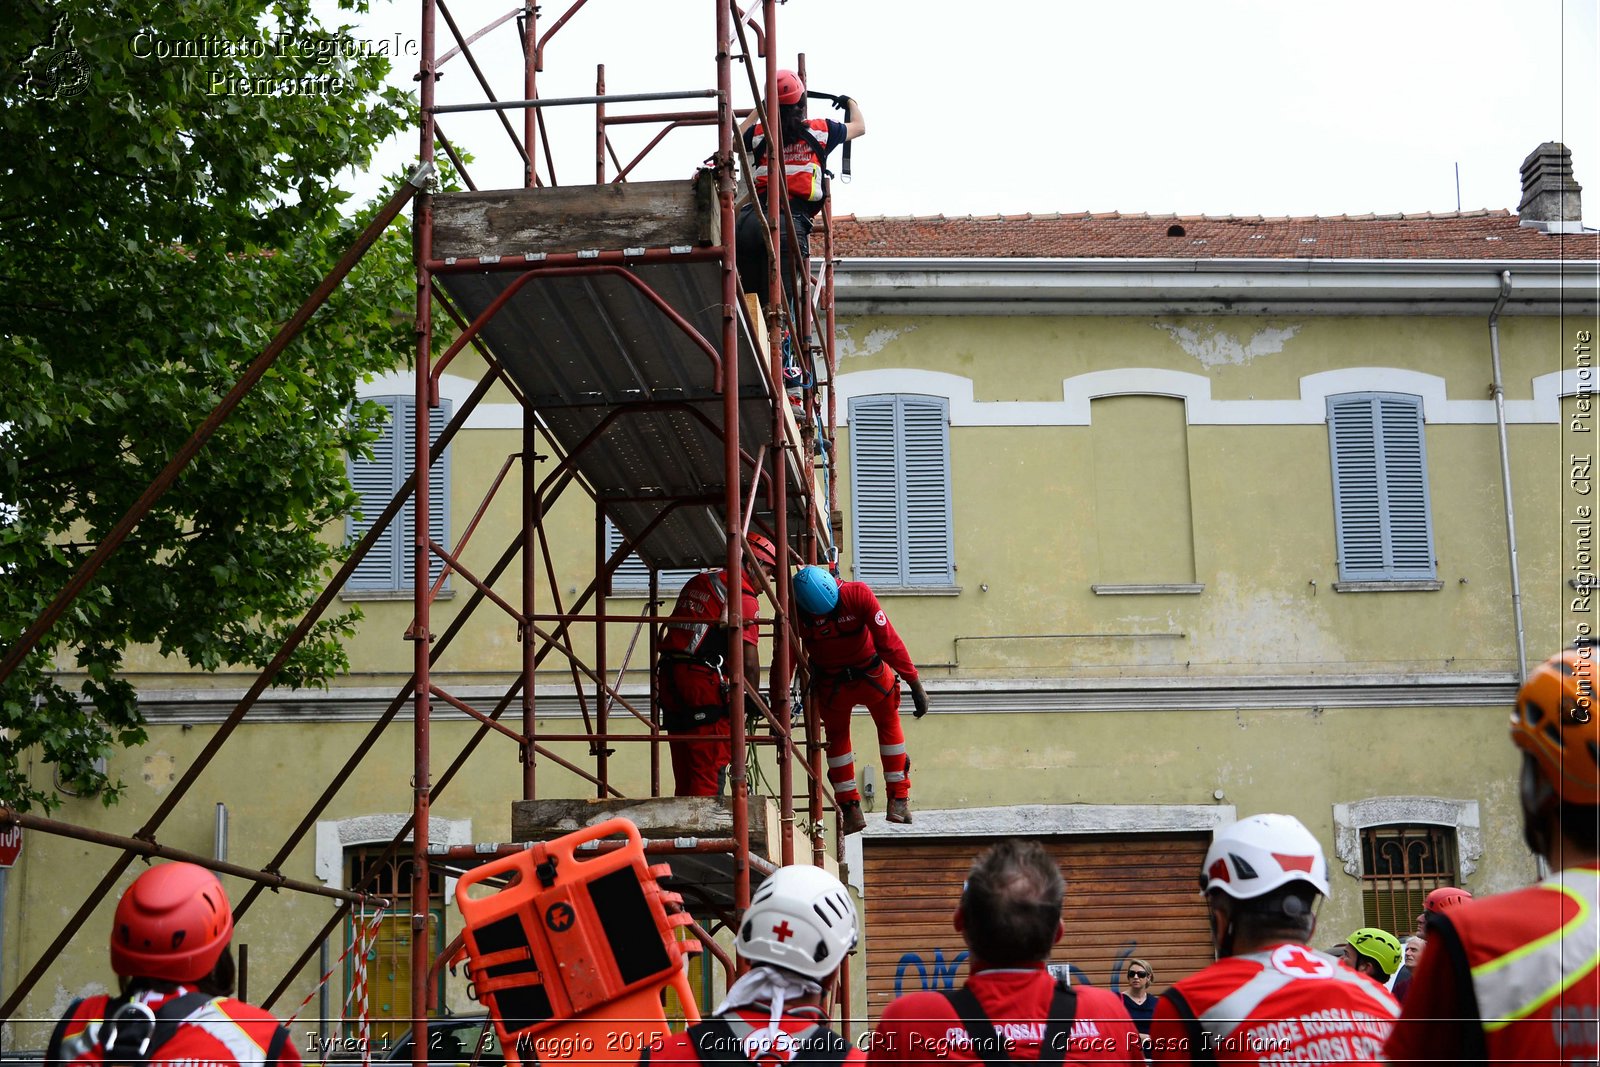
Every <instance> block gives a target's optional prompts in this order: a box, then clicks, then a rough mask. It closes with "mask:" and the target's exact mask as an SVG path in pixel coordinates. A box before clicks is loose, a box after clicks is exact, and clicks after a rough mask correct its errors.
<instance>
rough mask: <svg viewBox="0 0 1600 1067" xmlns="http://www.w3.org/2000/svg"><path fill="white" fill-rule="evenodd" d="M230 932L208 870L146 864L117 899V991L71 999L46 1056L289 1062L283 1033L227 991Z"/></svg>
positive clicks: (225, 1064)
mask: <svg viewBox="0 0 1600 1067" xmlns="http://www.w3.org/2000/svg"><path fill="white" fill-rule="evenodd" d="M232 937H233V912H232V911H231V910H230V909H229V906H228V897H227V894H225V893H224V892H223V891H222V884H221V883H220V882H218V881H217V877H216V875H214V874H212V873H211V872H210V871H208V870H206V869H205V868H204V867H197V866H195V865H194V864H192V863H163V864H161V865H159V866H156V867H152V868H150V869H149V870H147V871H145V872H144V873H143V874H141V875H140V876H139V877H138V878H136V879H134V881H133V884H132V885H130V886H129V887H128V889H127V891H126V892H124V893H123V894H122V899H121V900H119V901H118V902H117V911H116V917H115V919H114V920H113V922H112V927H111V969H112V970H113V971H115V972H116V973H117V975H118V976H119V977H120V978H121V979H122V992H121V993H120V994H119V995H118V996H116V997H109V996H106V995H104V994H102V995H100V996H94V997H86V998H84V999H82V1000H79V1001H75V1002H74V1003H73V1005H72V1006H71V1007H70V1008H68V1009H67V1014H66V1017H65V1018H64V1019H62V1020H61V1021H60V1022H59V1023H57V1024H56V1028H55V1032H54V1033H52V1034H51V1035H50V1045H49V1048H48V1050H47V1051H46V1053H45V1062H46V1063H48V1064H52V1065H62V1064H74V1065H76V1064H84V1065H90V1064H128V1063H145V1062H149V1063H152V1064H172V1065H174V1067H295V1065H297V1064H299V1062H300V1054H299V1053H298V1052H297V1051H296V1050H295V1048H294V1044H293V1043H292V1042H291V1041H289V1039H288V1038H289V1031H288V1030H287V1029H286V1028H285V1027H283V1026H280V1025H279V1024H278V1020H277V1019H275V1018H273V1016H272V1014H271V1013H270V1012H265V1011H262V1010H261V1009H260V1008H255V1007H251V1006H250V1005H249V1004H246V1003H245V1002H244V1001H242V1000H235V999H233V997H232V996H231V995H230V994H231V993H232V992H233V980H234V963H233V954H232V952H231V951H230V950H229V948H228V942H229V941H230V940H231V938H232Z"/></svg>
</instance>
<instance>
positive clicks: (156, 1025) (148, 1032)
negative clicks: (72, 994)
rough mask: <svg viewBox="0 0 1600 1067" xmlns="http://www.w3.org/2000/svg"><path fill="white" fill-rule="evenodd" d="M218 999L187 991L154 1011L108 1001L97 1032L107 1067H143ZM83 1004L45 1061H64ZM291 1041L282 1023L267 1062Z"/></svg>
mask: <svg viewBox="0 0 1600 1067" xmlns="http://www.w3.org/2000/svg"><path fill="white" fill-rule="evenodd" d="M215 999H216V998H215V997H213V996H212V995H211V994H209V993H185V994H184V995H183V996H181V997H173V998H172V999H170V1000H168V1001H167V1002H166V1003H165V1004H163V1005H161V1007H159V1008H157V1009H155V1010H154V1011H152V1010H151V1009H150V1008H149V1007H147V1006H145V1005H144V1004H141V1003H139V1002H138V1001H135V1000H132V999H131V998H129V997H118V998H116V999H115V1000H111V1001H108V1002H107V1003H106V1007H105V1019H104V1020H102V1021H101V1023H100V1029H99V1032H98V1034H97V1035H96V1036H97V1038H98V1040H97V1041H96V1046H98V1047H99V1048H100V1049H101V1056H102V1058H103V1061H104V1063H105V1067H143V1065H144V1064H147V1063H149V1062H150V1061H151V1060H152V1059H154V1058H155V1055H156V1052H157V1051H158V1050H159V1049H160V1048H161V1046H162V1045H165V1044H166V1043H167V1042H168V1041H170V1040H172V1037H173V1035H174V1034H176V1033H177V1032H178V1027H179V1025H181V1024H182V1023H183V1021H184V1020H185V1019H187V1018H188V1017H189V1016H191V1015H193V1014H194V1013H195V1012H197V1011H199V1010H200V1009H201V1008H202V1007H204V1006H205V1005H206V1004H208V1003H210V1002H211V1001H213V1000H215ZM82 1003H83V998H81V997H80V998H79V999H77V1000H75V1001H73V1002H72V1006H71V1007H69V1008H68V1009H67V1013H66V1015H65V1016H64V1017H63V1018H62V1019H61V1021H60V1022H58V1023H56V1027H55V1030H54V1031H52V1032H51V1034H50V1043H49V1045H48V1046H47V1047H46V1050H45V1063H47V1064H59V1063H61V1062H62V1061H63V1056H62V1044H63V1043H64V1041H65V1039H66V1033H67V1026H68V1024H70V1023H71V1022H72V1021H73V1019H74V1018H75V1017H76V1016H77V1014H78V1007H79V1006H80V1005H81V1004H82ZM288 1040H289V1028H288V1027H286V1026H282V1025H280V1026H278V1027H277V1028H276V1029H274V1030H273V1031H272V1040H271V1041H270V1042H268V1044H267V1053H266V1063H268V1064H275V1063H277V1062H278V1060H279V1058H280V1057H281V1056H282V1054H283V1047H284V1045H285V1044H286V1043H287V1042H288Z"/></svg>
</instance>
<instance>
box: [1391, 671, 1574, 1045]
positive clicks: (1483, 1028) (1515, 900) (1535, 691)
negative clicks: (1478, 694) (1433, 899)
mask: <svg viewBox="0 0 1600 1067" xmlns="http://www.w3.org/2000/svg"><path fill="white" fill-rule="evenodd" d="M1597 656H1600V648H1597V647H1596V646H1595V645H1593V644H1587V643H1586V644H1583V645H1580V646H1578V647H1576V648H1572V649H1568V650H1567V651H1565V652H1562V653H1561V654H1560V655H1558V656H1555V657H1553V658H1551V659H1550V660H1548V661H1547V662H1545V663H1544V664H1543V665H1542V666H1540V667H1539V669H1538V670H1536V671H1534V672H1533V673H1532V674H1531V675H1529V676H1528V680H1527V681H1526V682H1524V683H1523V686H1522V688H1521V690H1519V691H1518V693H1517V704H1516V708H1515V709H1514V710H1513V711H1512V713H1511V740H1512V742H1513V743H1515V744H1516V746H1517V747H1518V748H1520V749H1521V750H1522V780H1521V790H1520V792H1521V799H1522V825H1523V835H1524V837H1525V838H1526V839H1527V842H1528V847H1529V848H1531V849H1533V851H1534V852H1536V853H1538V854H1539V855H1540V856H1542V857H1544V859H1545V861H1546V862H1548V863H1549V865H1550V868H1551V871H1552V873H1551V875H1550V876H1549V877H1548V878H1546V879H1545V880H1544V881H1542V882H1540V883H1538V884H1537V885H1532V886H1529V887H1527V888H1526V889H1518V890H1514V891H1513V892H1510V893H1501V894H1499V895H1497V896H1492V897H1485V898H1481V899H1478V900H1471V901H1465V902H1460V903H1457V904H1455V906H1454V907H1451V908H1450V909H1449V910H1448V911H1447V912H1435V913H1431V914H1430V915H1429V916H1428V942H1427V948H1426V949H1425V950H1424V951H1423V953H1422V958H1421V960H1419V961H1418V963H1417V970H1416V973H1415V974H1414V975H1413V976H1412V979H1411V989H1410V991H1409V992H1407V994H1406V1002H1405V1014H1404V1015H1402V1016H1401V1019H1400V1022H1399V1025H1397V1026H1396V1027H1395V1031H1394V1035H1393V1036H1392V1037H1391V1038H1390V1039H1389V1044H1388V1045H1387V1047H1385V1049H1384V1052H1385V1054H1386V1055H1387V1056H1388V1058H1389V1060H1390V1061H1391V1062H1395V1063H1420V1062H1423V1061H1426V1062H1429V1063H1462V1062H1469V1061H1470V1062H1473V1063H1479V1062H1483V1063H1494V1064H1510V1063H1591V1064H1592V1063H1594V1062H1595V1059H1596V1054H1597V1052H1600V970H1597V966H1600V847H1597V846H1600V765H1597V762H1596V761H1597V760H1600V722H1597V721H1596V718H1595V715H1596V711H1597V710H1600V709H1597V708H1596V705H1595V690H1596V682H1597V680H1600V670H1597V668H1596V664H1595V659H1596V657H1597Z"/></svg>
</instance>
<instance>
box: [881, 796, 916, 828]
mask: <svg viewBox="0 0 1600 1067" xmlns="http://www.w3.org/2000/svg"><path fill="white" fill-rule="evenodd" d="M886 818H887V819H888V820H889V821H890V822H910V821H911V798H910V797H890V798H889V811H888V814H887V816H886Z"/></svg>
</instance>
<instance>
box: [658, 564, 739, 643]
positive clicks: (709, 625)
mask: <svg viewBox="0 0 1600 1067" xmlns="http://www.w3.org/2000/svg"><path fill="white" fill-rule="evenodd" d="M740 579H741V581H740V586H741V588H742V596H741V599H740V603H741V604H742V605H743V608H742V612H743V615H744V643H745V644H747V645H753V644H756V643H758V642H759V640H760V632H759V630H758V629H757V626H756V617H757V616H758V615H759V614H760V609H761V605H760V602H759V601H757V600H756V591H755V588H754V587H753V586H751V584H750V579H749V578H748V577H745V576H743V575H741V576H740ZM727 607H728V572H727V570H726V568H724V569H723V570H720V571H701V572H700V573H699V574H697V575H695V576H694V577H693V578H690V579H689V580H688V581H687V582H685V583H683V589H682V590H681V591H680V592H679V593H678V602H677V603H676V604H675V605H674V606H673V608H672V614H674V615H677V616H688V619H689V621H685V622H669V623H666V624H664V625H663V626H662V628H661V651H662V652H665V653H677V654H680V655H685V656H693V657H694V658H696V659H700V660H704V661H706V662H715V661H716V660H717V658H718V657H721V659H722V660H723V661H724V662H726V661H727V659H728V655H729V650H728V641H727V637H726V631H725V630H723V629H722V626H721V624H722V623H724V622H725V621H726V612H727Z"/></svg>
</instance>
